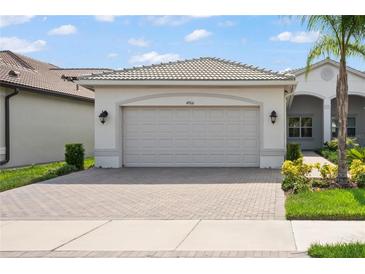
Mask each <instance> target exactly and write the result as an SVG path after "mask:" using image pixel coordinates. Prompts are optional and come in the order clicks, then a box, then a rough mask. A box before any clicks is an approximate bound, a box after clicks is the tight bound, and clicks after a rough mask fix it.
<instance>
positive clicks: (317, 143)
mask: <svg viewBox="0 0 365 274" xmlns="http://www.w3.org/2000/svg"><path fill="white" fill-rule="evenodd" d="M287 116H288V117H287V141H288V143H299V144H300V145H301V147H302V149H303V150H316V149H319V148H320V147H322V145H323V99H321V98H319V97H316V96H313V95H295V96H294V98H293V100H292V102H291V104H290V105H289V106H288V109H287Z"/></svg>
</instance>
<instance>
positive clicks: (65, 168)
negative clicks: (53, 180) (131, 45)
mask: <svg viewBox="0 0 365 274" xmlns="http://www.w3.org/2000/svg"><path fill="white" fill-rule="evenodd" d="M77 170H78V169H77V167H75V166H73V165H69V164H65V165H63V166H61V167H59V168H58V169H56V170H55V173H56V175H57V176H62V175H66V174H69V173H71V172H75V171H77Z"/></svg>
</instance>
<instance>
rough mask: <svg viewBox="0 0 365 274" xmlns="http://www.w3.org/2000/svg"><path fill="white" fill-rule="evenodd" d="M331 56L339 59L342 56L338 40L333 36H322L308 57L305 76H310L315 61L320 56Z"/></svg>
mask: <svg viewBox="0 0 365 274" xmlns="http://www.w3.org/2000/svg"><path fill="white" fill-rule="evenodd" d="M325 55H327V56H330V55H333V56H335V57H338V56H339V55H340V51H339V45H338V41H337V40H336V38H334V37H332V36H322V37H320V38H319V40H318V41H317V42H316V43H315V44H314V46H313V47H312V48H311V49H310V51H309V54H308V57H307V65H306V70H305V74H306V76H307V75H308V73H309V71H310V69H311V65H312V63H313V61H314V60H315V59H316V58H317V57H319V56H325Z"/></svg>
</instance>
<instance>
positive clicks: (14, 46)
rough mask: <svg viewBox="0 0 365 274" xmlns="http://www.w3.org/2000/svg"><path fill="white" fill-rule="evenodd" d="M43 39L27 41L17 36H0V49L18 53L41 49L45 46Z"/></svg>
mask: <svg viewBox="0 0 365 274" xmlns="http://www.w3.org/2000/svg"><path fill="white" fill-rule="evenodd" d="M46 44H47V42H46V41H44V40H36V41H28V40H23V39H20V38H18V37H0V49H1V50H11V51H14V52H19V53H28V52H35V51H41V50H43V49H44V47H45V46H46Z"/></svg>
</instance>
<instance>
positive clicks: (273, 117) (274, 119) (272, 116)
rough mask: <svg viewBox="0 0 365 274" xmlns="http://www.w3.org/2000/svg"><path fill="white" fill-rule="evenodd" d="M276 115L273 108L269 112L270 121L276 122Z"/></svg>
mask: <svg viewBox="0 0 365 274" xmlns="http://www.w3.org/2000/svg"><path fill="white" fill-rule="evenodd" d="M277 117H278V115H277V114H276V111H275V110H273V111H272V112H271V114H270V119H271V123H273V124H275V122H276V118H277Z"/></svg>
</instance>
